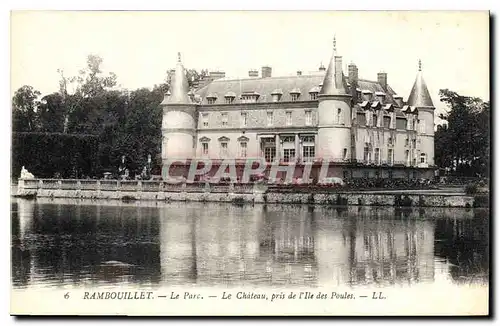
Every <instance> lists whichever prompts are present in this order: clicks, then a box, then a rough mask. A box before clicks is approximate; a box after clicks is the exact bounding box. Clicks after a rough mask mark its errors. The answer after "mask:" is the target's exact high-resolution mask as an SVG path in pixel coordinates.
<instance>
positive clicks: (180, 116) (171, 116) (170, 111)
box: [160, 53, 196, 162]
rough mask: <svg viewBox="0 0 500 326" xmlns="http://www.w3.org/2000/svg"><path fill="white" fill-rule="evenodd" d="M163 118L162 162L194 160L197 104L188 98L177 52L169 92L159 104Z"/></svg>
mask: <svg viewBox="0 0 500 326" xmlns="http://www.w3.org/2000/svg"><path fill="white" fill-rule="evenodd" d="M160 105H161V107H162V108H163V119H162V135H163V140H162V149H161V157H162V161H163V162H165V161H166V160H167V159H169V160H186V159H191V158H193V155H194V144H195V143H194V139H195V137H196V125H195V114H196V104H195V103H194V102H193V100H192V97H190V96H189V83H188V80H187V76H186V72H185V70H184V66H183V65H182V62H181V55H180V53H178V58H177V65H176V67H175V73H174V76H173V78H172V82H171V84H170V90H169V92H168V93H166V94H165V97H164V99H163V101H162V103H161V104H160Z"/></svg>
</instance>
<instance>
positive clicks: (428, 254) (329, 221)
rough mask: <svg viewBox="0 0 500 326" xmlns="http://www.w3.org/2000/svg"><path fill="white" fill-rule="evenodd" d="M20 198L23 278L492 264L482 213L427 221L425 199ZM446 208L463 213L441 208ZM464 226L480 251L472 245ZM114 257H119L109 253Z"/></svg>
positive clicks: (322, 275)
mask: <svg viewBox="0 0 500 326" xmlns="http://www.w3.org/2000/svg"><path fill="white" fill-rule="evenodd" d="M16 203H17V205H16V204H15V205H13V208H14V209H15V210H16V212H15V213H14V216H16V215H17V218H14V219H13V223H12V264H13V273H12V275H13V279H14V282H15V283H16V284H18V285H23V284H24V285H26V284H37V283H38V282H45V283H50V284H67V283H72V284H82V282H84V283H89V282H91V283H92V282H96V281H97V282H102V281H105V282H112V283H123V282H126V283H131V284H138V283H140V284H158V285H173V284H177V285H190V284H192V285H195V284H196V285H201V286H210V285H230V286H245V285H252V284H253V285H256V286H276V285H283V286H290V285H302V286H339V285H344V284H346V285H363V284H381V285H386V284H394V283H416V282H423V281H433V280H435V279H439V278H438V275H437V274H436V273H438V271H435V270H436V269H439V268H441V269H443V268H445V269H446V270H445V271H444V273H448V274H449V273H450V272H451V274H450V275H451V276H453V277H454V278H455V275H456V276H457V277H459V276H463V275H466V273H465V272H464V271H463V270H462V267H461V265H459V266H458V267H453V268H455V270H456V269H457V268H458V269H460V270H457V271H456V272H454V271H453V270H452V267H449V265H443V266H445V267H443V266H441V265H439V266H441V267H439V266H438V264H439V263H438V262H436V258H435V254H436V255H438V256H442V257H443V258H439V259H445V260H446V261H450V262H451V263H453V264H456V263H455V261H454V260H453V259H455V256H456V257H465V258H467V259H469V258H470V259H469V260H471V261H473V264H474V266H476V265H481V264H483V265H485V264H484V262H486V264H487V259H483V258H484V257H486V256H487V250H486V249H487V247H486V249H485V247H484V246H482V245H483V244H484V243H487V239H486V240H484V239H479V240H474V239H478V237H480V236H481V234H482V233H481V234H476V233H477V232H476V231H470V230H466V229H467V228H470V229H474V230H479V232H485V230H487V229H481V228H477V227H475V226H474V225H473V224H471V223H472V222H473V220H472V219H462V220H451V219H449V218H447V217H446V216H443V217H445V218H444V219H438V220H437V221H434V219H431V220H425V219H422V218H419V215H422V214H423V213H425V212H422V211H418V210H417V211H415V210H414V211H409V212H405V213H400V212H395V211H394V209H392V208H358V207H352V208H349V209H343V210H339V209H335V208H327V207H316V208H315V209H314V210H311V209H309V208H308V207H307V206H272V205H268V206H262V205H255V206H253V207H250V206H244V207H238V206H232V205H227V204H213V203H212V204H203V203H198V204H196V203H193V204H192V205H191V204H190V205H189V206H187V205H185V204H184V203H171V204H161V205H159V206H154V205H153V206H152V207H145V206H142V205H136V206H134V205H128V206H127V205H120V204H117V205H116V206H109V205H107V206H102V205H97V204H95V203H93V204H88V205H87V204H85V205H83V204H80V205H77V204H74V205H67V204H61V203H59V202H57V200H55V201H54V203H50V204H44V203H42V201H37V202H33V201H28V200H17V201H16ZM16 206H17V207H16ZM461 212H464V211H463V210H462V211H461ZM448 213H449V214H451V215H456V212H455V213H453V212H451V213H450V212H446V211H442V214H448ZM425 214H426V213H425ZM425 216H427V215H425ZM395 217H396V218H395ZM474 232H476V233H474ZM464 234H465V235H467V239H469V240H470V241H477V243H478V247H477V248H479V251H478V250H475V248H476V247H475V248H472V250H467V248H468V247H467V243H470V241H469V240H468V242H467V243H462V242H461V240H460V237H463V236H464ZM435 237H436V239H438V242H437V244H436V246H435V239H434V238H435ZM448 239H451V240H448ZM448 243H450V244H451V246H449V245H448ZM481 246H482V247H481ZM469 252H470V254H469ZM451 256H453V257H451ZM475 257H479V258H480V259H479V260H477V259H475ZM481 257H483V258H481ZM481 259H482V260H481ZM109 261H112V262H114V263H116V262H118V263H120V264H118V266H116V265H115V264H104V263H105V262H109ZM467 266H469V265H467ZM467 266H466V267H467ZM438 267H439V268H438ZM469 267H470V266H469Z"/></svg>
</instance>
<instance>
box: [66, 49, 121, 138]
mask: <svg viewBox="0 0 500 326" xmlns="http://www.w3.org/2000/svg"><path fill="white" fill-rule="evenodd" d="M102 62H103V59H102V58H101V57H99V56H97V55H93V54H90V55H88V56H87V65H86V67H85V68H84V69H81V70H80V71H79V74H78V75H77V76H73V77H70V78H67V77H65V76H64V71H62V70H58V72H59V74H60V75H61V79H60V81H59V92H60V93H61V95H62V97H63V102H64V108H65V111H66V113H65V118H64V128H63V129H64V132H65V133H66V132H68V128H69V126H70V121H69V120H70V117H71V116H72V115H74V114H75V113H76V115H77V116H80V117H81V116H82V114H81V112H76V111H78V110H81V109H85V108H86V109H89V107H92V106H93V107H94V109H95V108H96V106H95V105H96V104H97V103H96V102H99V100H97V101H95V99H96V98H101V100H102V98H103V96H104V97H105V93H106V91H108V90H110V89H111V88H112V87H114V86H116V83H117V76H116V74H114V73H113V72H110V73H109V74H108V75H104V74H103V72H102V70H101V65H102ZM68 84H73V85H74V86H75V92H74V94H72V95H69V94H68ZM83 102H86V103H83ZM86 111H87V113H88V115H95V114H97V112H94V111H92V110H90V111H88V110H86ZM94 118H95V117H94ZM95 119H97V120H98V118H95ZM73 125H75V123H74V122H73ZM86 131H88V130H86Z"/></svg>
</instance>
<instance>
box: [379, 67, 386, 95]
mask: <svg viewBox="0 0 500 326" xmlns="http://www.w3.org/2000/svg"><path fill="white" fill-rule="evenodd" d="M377 82H378V83H379V84H380V86H382V88H383V89H384V92H387V73H386V72H379V73H378V74H377Z"/></svg>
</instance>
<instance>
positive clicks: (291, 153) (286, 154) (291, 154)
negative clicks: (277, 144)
mask: <svg viewBox="0 0 500 326" xmlns="http://www.w3.org/2000/svg"><path fill="white" fill-rule="evenodd" d="M294 160H295V149H292V148H290V149H288V148H285V149H284V150H283V161H284V162H293V161H294Z"/></svg>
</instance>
